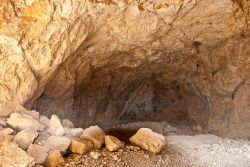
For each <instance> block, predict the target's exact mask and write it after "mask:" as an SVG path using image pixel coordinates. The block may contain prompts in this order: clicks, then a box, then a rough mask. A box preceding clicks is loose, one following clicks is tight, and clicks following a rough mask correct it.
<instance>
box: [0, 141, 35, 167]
mask: <svg viewBox="0 0 250 167" xmlns="http://www.w3.org/2000/svg"><path fill="white" fill-rule="evenodd" d="M33 165H35V161H34V158H32V157H30V156H29V155H27V153H26V152H25V151H23V150H22V149H21V148H19V147H18V146H17V144H15V143H1V142H0V166H1V167H19V166H20V167H21V166H23V167H26V166H33Z"/></svg>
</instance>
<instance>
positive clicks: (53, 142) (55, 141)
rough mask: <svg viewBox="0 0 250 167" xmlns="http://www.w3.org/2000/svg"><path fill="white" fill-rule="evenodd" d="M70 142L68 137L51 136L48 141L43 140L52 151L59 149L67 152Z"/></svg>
mask: <svg viewBox="0 0 250 167" xmlns="http://www.w3.org/2000/svg"><path fill="white" fill-rule="evenodd" d="M70 142H71V141H70V140H69V139H68V138H66V137H61V136H50V137H49V138H48V139H47V140H46V141H43V142H42V145H43V146H45V147H47V148H49V150H50V151H54V150H59V151H61V152H63V153H65V152H66V150H67V148H68V147H69V145H70Z"/></svg>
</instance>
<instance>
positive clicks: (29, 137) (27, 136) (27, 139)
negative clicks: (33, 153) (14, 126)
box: [13, 130, 38, 150]
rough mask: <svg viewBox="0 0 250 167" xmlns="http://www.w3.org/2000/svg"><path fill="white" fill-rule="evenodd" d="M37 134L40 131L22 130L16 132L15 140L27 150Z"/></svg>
mask: <svg viewBox="0 0 250 167" xmlns="http://www.w3.org/2000/svg"><path fill="white" fill-rule="evenodd" d="M37 136H38V133H37V132H36V131H28V130H22V131H21V132H18V133H17V134H16V136H15V137H14V139H13V142H15V143H16V144H17V145H18V146H19V147H20V148H22V149H23V150H26V149H27V148H28V147H29V145H30V144H32V143H33V141H34V139H35V138H36V137H37Z"/></svg>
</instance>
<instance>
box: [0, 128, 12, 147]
mask: <svg viewBox="0 0 250 167" xmlns="http://www.w3.org/2000/svg"><path fill="white" fill-rule="evenodd" d="M13 132H14V130H13V129H11V128H4V129H1V130H0V143H1V142H11V141H12V140H13V138H14V136H13V135H11V134H12V133H13Z"/></svg>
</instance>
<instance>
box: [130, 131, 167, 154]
mask: <svg viewBox="0 0 250 167" xmlns="http://www.w3.org/2000/svg"><path fill="white" fill-rule="evenodd" d="M129 141H130V142H131V143H132V144H135V145H137V146H138V147H140V148H141V149H144V150H147V151H150V152H152V153H154V154H158V153H160V152H161V150H162V148H163V147H164V146H165V145H166V142H165V137H164V136H163V135H161V134H159V133H156V132H153V131H152V130H151V129H148V128H140V129H139V130H138V131H137V132H136V134H135V135H133V136H132V137H131V138H130V139H129Z"/></svg>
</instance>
